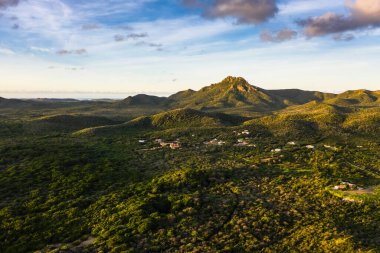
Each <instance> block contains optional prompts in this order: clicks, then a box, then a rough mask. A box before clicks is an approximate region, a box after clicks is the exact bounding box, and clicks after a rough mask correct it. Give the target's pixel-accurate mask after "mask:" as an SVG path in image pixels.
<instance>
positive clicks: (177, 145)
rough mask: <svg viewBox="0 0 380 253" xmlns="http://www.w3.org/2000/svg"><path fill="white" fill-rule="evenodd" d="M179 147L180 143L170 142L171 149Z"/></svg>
mask: <svg viewBox="0 0 380 253" xmlns="http://www.w3.org/2000/svg"><path fill="white" fill-rule="evenodd" d="M180 147H181V144H180V143H179V142H172V143H170V148H171V149H179V148H180Z"/></svg>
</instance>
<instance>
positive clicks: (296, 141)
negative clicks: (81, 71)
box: [0, 79, 380, 253]
mask: <svg viewBox="0 0 380 253" xmlns="http://www.w3.org/2000/svg"><path fill="white" fill-rule="evenodd" d="M231 82H232V86H233V87H235V88H236V89H235V88H234V89H233V92H235V91H236V90H237V91H239V92H241V93H243V95H244V94H245V92H248V93H250V92H257V91H258V90H259V91H260V94H261V92H262V93H265V94H266V95H268V94H269V95H270V96H275V97H276V101H277V102H276V103H277V109H276V110H272V111H269V112H263V111H262V112H260V114H261V115H259V114H254V115H253V114H249V113H248V114H249V115H250V118H246V117H243V116H242V115H247V114H246V113H245V111H244V112H243V113H239V115H226V114H222V113H215V112H214V111H215V110H213V109H210V110H208V111H207V112H206V111H199V110H193V109H178V110H170V111H166V112H160V113H158V114H156V112H158V111H159V106H158V105H162V106H165V107H166V108H169V107H170V106H169V104H168V102H167V101H166V100H165V99H154V100H153V101H152V102H150V98H149V97H147V96H141V95H140V96H138V97H137V98H133V99H132V98H128V99H126V100H124V101H117V102H109V101H107V102H105V101H85V102H80V101H17V100H5V99H0V113H1V116H0V137H1V138H0V252H6V253H13V252H17V253H18V252H35V251H37V252H380V236H379V235H380V187H379V185H380V165H379V160H380V139H379V137H378V134H379V126H380V125H379V124H380V121H379V119H380V116H379V115H380V111H379V107H378V105H379V102H378V98H377V97H378V95H379V93H376V92H366V91H357V92H347V93H344V94H342V95H339V96H340V97H339V98H338V96H337V95H332V94H323V93H317V92H307V93H302V91H297V90H291V91H288V92H290V93H289V94H292V96H293V101H288V102H284V103H280V102H278V101H280V100H281V99H280V97H285V96H286V94H287V92H286V91H277V92H272V93H268V92H267V91H265V90H261V89H258V88H256V87H253V88H250V87H249V86H246V84H245V83H244V81H243V80H242V79H236V80H235V79H226V80H225V81H224V82H223V84H222V86H221V85H219V86H218V85H213V86H211V88H205V89H203V91H200V92H203V93H207V94H211V93H210V92H211V91H212V92H214V93H215V94H214V95H215V96H214V97H215V98H221V99H225V96H224V95H226V94H227V95H228V94H229V92H230V90H229V89H228V87H229V85H230V84H231ZM241 85H243V86H241ZM221 87H224V88H223V89H222V88H221ZM218 89H220V90H219V91H218V92H217V91H216V90H218ZM226 90H227V91H228V92H226ZM221 92H222V93H223V94H220V93H221ZM195 93H196V92H194V91H187V92H183V93H180V94H177V95H175V96H177V97H178V96H184V97H188V98H190V97H193V96H194V94H195ZM284 93H285V94H284ZM239 94H240V93H237V95H239ZM302 94H304V95H302ZM306 94H307V95H306ZM235 95H236V94H235ZM240 95H241V94H240ZM269 95H268V96H269ZM175 96H174V97H172V98H170V101H175V100H176V98H175ZM253 96H254V95H252V94H250V95H249V96H248V97H249V99H250V100H249V101H250V102H247V103H245V104H244V105H242V107H240V109H239V106H237V107H228V106H232V104H229V105H228V104H227V107H228V108H227V109H226V112H227V113H231V110H230V109H231V108H232V109H234V110H235V109H236V108H238V110H243V109H242V108H245V106H247V105H248V104H251V105H254V103H255V102H253V101H254V99H253ZM260 96H261V95H260ZM228 97H229V98H230V100H228V101H230V102H231V101H232V102H233V101H235V100H234V99H235V98H237V97H238V98H239V99H242V96H235V97H233V96H232V97H231V96H230V95H228ZM243 97H244V96H243ZM193 98H194V97H193ZM140 100H141V102H143V103H144V104H145V105H144V106H141V108H138V106H137V105H138V104H139V101H140ZM217 100H218V101H221V100H219V99H214V100H212V99H211V100H210V101H217ZM310 100H314V101H310ZM236 101H237V100H236ZM236 101H235V102H236ZM260 101H261V102H262V101H263V100H260ZM265 101H267V102H265V104H266V105H268V106H270V104H271V102H268V101H269V100H265ZM273 101H274V100H273ZM281 101H284V100H281ZM232 102H231V103H232ZM170 103H172V102H170ZM301 103H305V104H302V105H300V104H301ZM225 105H226V104H225ZM135 106H137V107H135ZM152 107H154V108H152ZM189 107H192V106H189ZM137 108H138V109H137ZM194 108H198V107H194ZM198 109H201V108H198ZM203 109H204V108H203ZM266 109H268V107H266ZM211 111H212V112H211ZM252 111H254V109H252ZM130 112H131V113H130ZM142 115H145V116H142ZM137 116H142V117H139V118H137V119H133V120H131V119H132V118H136V117H137ZM122 122H126V123H122ZM243 122H244V123H243ZM78 130H79V131H78ZM160 140H161V141H163V142H176V143H180V145H181V146H180V148H175V149H170V148H169V147H165V148H161V147H160V143H159V142H160ZM342 182H346V183H344V184H343V183H342ZM348 183H349V184H352V185H354V187H353V188H352V189H351V188H344V189H343V188H342V189H337V190H334V189H333V187H334V186H344V187H347V185H348Z"/></svg>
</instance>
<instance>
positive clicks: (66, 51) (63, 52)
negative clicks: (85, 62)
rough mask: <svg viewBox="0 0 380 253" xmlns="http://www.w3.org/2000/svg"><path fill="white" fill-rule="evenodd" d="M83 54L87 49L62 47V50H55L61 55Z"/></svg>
mask: <svg viewBox="0 0 380 253" xmlns="http://www.w3.org/2000/svg"><path fill="white" fill-rule="evenodd" d="M84 54H87V50H86V49H84V48H81V49H75V50H66V49H62V50H58V51H57V55H62V56H64V55H84Z"/></svg>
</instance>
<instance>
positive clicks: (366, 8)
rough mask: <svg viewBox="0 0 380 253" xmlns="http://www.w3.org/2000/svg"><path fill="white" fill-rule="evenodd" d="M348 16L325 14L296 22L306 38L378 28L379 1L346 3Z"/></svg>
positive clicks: (333, 13)
mask: <svg viewBox="0 0 380 253" xmlns="http://www.w3.org/2000/svg"><path fill="white" fill-rule="evenodd" d="M346 7H347V9H348V15H342V14H338V13H335V12H327V13H325V14H323V15H321V16H316V17H310V18H308V19H303V20H298V21H297V24H298V25H300V26H302V27H304V34H305V35H306V36H307V37H317V36H324V35H329V34H339V33H345V32H349V31H354V30H359V29H367V28H373V27H380V0H356V1H355V2H353V1H346Z"/></svg>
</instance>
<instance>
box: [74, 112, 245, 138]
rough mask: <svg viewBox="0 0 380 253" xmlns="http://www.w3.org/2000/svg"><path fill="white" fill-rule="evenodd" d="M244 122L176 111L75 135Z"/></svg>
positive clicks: (227, 124) (226, 117) (209, 114)
mask: <svg viewBox="0 0 380 253" xmlns="http://www.w3.org/2000/svg"><path fill="white" fill-rule="evenodd" d="M244 120H246V118H244V117H238V116H231V115H226V114H222V113H206V112H202V111H198V110H194V109H176V110H172V111H168V112H163V113H159V114H156V115H153V116H144V117H139V118H136V119H134V120H131V121H129V122H126V123H123V124H118V125H112V126H102V127H95V128H87V129H83V130H81V131H78V132H76V133H75V134H76V135H87V134H116V133H123V132H128V131H136V130H137V131H140V130H149V129H150V130H153V129H156V130H157V129H172V128H197V127H199V128H202V127H205V128H207V127H224V126H234V125H239V124H241V123H242V122H243V121H244Z"/></svg>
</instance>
